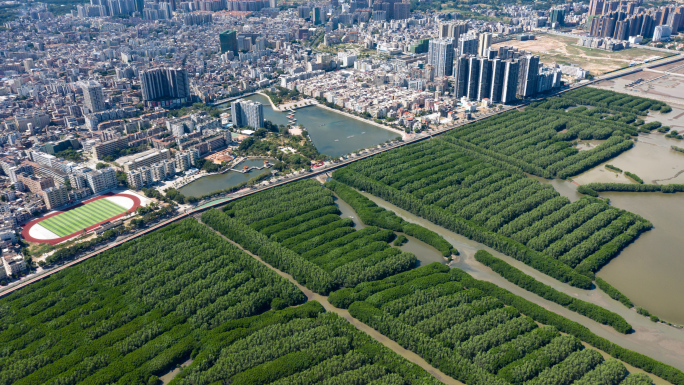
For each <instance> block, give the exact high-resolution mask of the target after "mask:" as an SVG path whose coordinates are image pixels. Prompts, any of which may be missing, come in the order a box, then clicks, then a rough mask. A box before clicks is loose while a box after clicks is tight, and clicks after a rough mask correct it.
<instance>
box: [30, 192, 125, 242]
mask: <svg viewBox="0 0 684 385" xmlns="http://www.w3.org/2000/svg"><path fill="white" fill-rule="evenodd" d="M124 212H126V209H125V208H123V207H121V206H119V205H117V204H116V203H114V202H112V201H110V200H108V199H98V200H96V201H94V202H90V203H86V204H85V205H83V206H80V207H77V208H75V209H73V210H69V211H66V212H64V213H61V214H59V215H55V216H54V217H51V218H48V219H45V220H43V221H41V222H40V223H39V224H40V225H41V226H43V227H45V228H46V229H48V230H50V231H52V232H53V233H55V234H57V235H59V236H60V237H65V236H67V235H70V234H73V233H76V232H79V231H81V230H83V229H85V228H86V227H90V226H92V225H94V224H96V223H99V222H102V221H106V220H107V219H109V218H111V217H114V216H116V215H119V214H121V213H124Z"/></svg>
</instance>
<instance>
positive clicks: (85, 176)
mask: <svg viewBox="0 0 684 385" xmlns="http://www.w3.org/2000/svg"><path fill="white" fill-rule="evenodd" d="M0 166H2V169H3V172H4V173H5V175H7V176H8V177H9V182H10V183H12V184H13V185H14V188H15V190H16V191H20V192H26V191H28V192H31V193H33V194H36V195H37V196H40V197H42V199H43V202H44V205H45V206H44V208H45V209H47V210H52V209H55V208H58V207H61V206H64V205H66V204H68V203H73V202H77V201H80V200H82V199H84V198H86V197H88V196H91V195H93V194H101V193H103V192H105V191H108V190H111V189H112V188H114V187H116V186H117V180H116V172H115V170H114V169H113V168H111V167H106V168H103V169H101V170H92V169H89V168H86V167H82V166H78V165H76V164H75V163H73V162H68V161H65V160H64V159H61V158H57V157H55V156H54V155H50V154H47V153H44V152H41V151H30V152H29V157H27V158H23V159H21V158H18V157H14V156H6V157H4V158H2V159H0ZM67 184H69V185H70V186H71V189H68V188H67ZM24 219H28V218H27V217H26V215H21V220H19V222H24Z"/></svg>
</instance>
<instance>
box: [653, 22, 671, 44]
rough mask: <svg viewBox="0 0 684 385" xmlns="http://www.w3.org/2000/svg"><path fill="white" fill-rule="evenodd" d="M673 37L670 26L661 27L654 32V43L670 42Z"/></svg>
mask: <svg viewBox="0 0 684 385" xmlns="http://www.w3.org/2000/svg"><path fill="white" fill-rule="evenodd" d="M671 35H672V28H671V27H670V26H669V25H659V26H657V27H655V30H654V31H653V41H668V40H670V36H671Z"/></svg>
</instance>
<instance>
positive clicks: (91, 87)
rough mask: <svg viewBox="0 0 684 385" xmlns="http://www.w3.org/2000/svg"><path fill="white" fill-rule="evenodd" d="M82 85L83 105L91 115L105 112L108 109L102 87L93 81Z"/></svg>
mask: <svg viewBox="0 0 684 385" xmlns="http://www.w3.org/2000/svg"><path fill="white" fill-rule="evenodd" d="M80 85H81V89H82V90H83V103H84V104H85V106H86V107H87V108H88V111H89V112H90V113H93V112H100V111H104V110H105V109H106V108H105V103H104V95H103V94H102V85H101V84H100V83H98V82H95V81H92V80H88V81H84V82H81V84H80Z"/></svg>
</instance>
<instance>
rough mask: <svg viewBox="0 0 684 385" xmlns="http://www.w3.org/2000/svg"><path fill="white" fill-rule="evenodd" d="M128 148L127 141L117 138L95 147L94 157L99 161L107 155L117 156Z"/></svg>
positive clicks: (93, 150)
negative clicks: (120, 151)
mask: <svg viewBox="0 0 684 385" xmlns="http://www.w3.org/2000/svg"><path fill="white" fill-rule="evenodd" d="M126 147H128V142H127V141H126V139H122V138H116V139H112V140H108V141H106V142H100V143H98V144H96V145H94V146H93V148H92V152H93V157H95V159H97V160H102V159H103V158H104V157H105V156H107V155H115V154H117V153H118V152H119V150H122V149H124V148H126Z"/></svg>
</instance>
